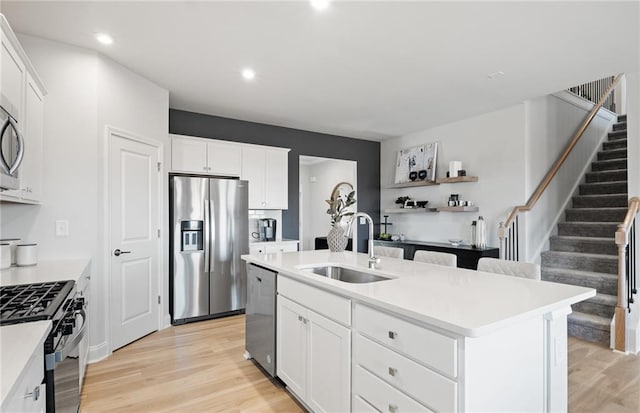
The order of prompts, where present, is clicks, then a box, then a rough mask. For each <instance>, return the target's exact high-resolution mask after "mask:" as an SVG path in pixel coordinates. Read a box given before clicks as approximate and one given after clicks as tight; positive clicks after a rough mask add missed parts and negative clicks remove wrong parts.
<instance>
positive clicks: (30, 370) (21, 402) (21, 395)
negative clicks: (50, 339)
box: [2, 346, 46, 413]
mask: <svg viewBox="0 0 640 413" xmlns="http://www.w3.org/2000/svg"><path fill="white" fill-rule="evenodd" d="M43 379H44V351H43V348H42V346H38V347H36V351H35V352H34V353H33V355H32V356H31V358H30V359H29V362H28V363H27V365H26V367H25V368H24V373H23V375H22V378H21V379H20V380H19V381H18V382H17V383H16V385H15V386H14V389H15V390H13V391H12V394H11V395H9V396H8V398H7V399H5V401H4V403H3V404H2V411H3V412H21V413H36V412H37V413H44V412H45V410H46V391H45V385H44V384H43V383H42V381H43Z"/></svg>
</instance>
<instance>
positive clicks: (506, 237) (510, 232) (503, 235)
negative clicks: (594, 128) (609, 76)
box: [498, 74, 622, 261]
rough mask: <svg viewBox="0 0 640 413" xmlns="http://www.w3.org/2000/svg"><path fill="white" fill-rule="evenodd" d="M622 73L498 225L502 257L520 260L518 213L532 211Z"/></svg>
mask: <svg viewBox="0 0 640 413" xmlns="http://www.w3.org/2000/svg"><path fill="white" fill-rule="evenodd" d="M621 78H622V74H619V75H617V76H616V77H615V79H613V81H612V82H611V84H610V85H609V86H608V87H607V89H606V90H605V91H604V94H603V95H602V97H600V100H598V103H596V105H595V106H594V107H593V109H591V112H589V114H588V115H587V117H586V118H585V120H584V121H583V122H582V124H581V125H580V127H579V128H578V129H577V130H576V132H575V133H574V134H573V137H572V138H571V141H570V142H569V144H568V145H567V146H566V148H565V149H564V151H563V152H562V154H561V155H560V156H559V157H558V159H557V160H556V161H555V163H554V164H553V165H552V166H551V168H550V169H549V172H547V174H546V175H545V176H544V178H543V179H542V181H541V182H540V183H539V184H538V187H537V188H536V190H535V191H534V192H533V194H532V195H531V197H530V198H529V200H528V201H527V203H526V204H525V205H519V206H516V207H514V208H513V210H512V211H511V213H510V214H509V216H508V217H507V220H506V221H503V222H501V223H500V225H499V227H498V238H499V239H500V258H501V259H505V260H512V261H518V260H519V258H520V252H519V251H518V250H519V245H518V232H519V231H518V221H517V218H518V214H519V213H520V212H526V211H531V209H532V208H533V207H534V206H535V204H536V202H538V200H539V199H540V197H541V196H542V194H543V193H544V191H545V190H546V189H547V187H548V186H549V184H550V183H551V180H552V179H553V178H554V177H555V176H556V174H557V173H558V171H559V170H560V167H561V166H562V164H563V163H564V161H565V160H566V159H567V158H568V157H569V154H570V153H571V151H572V150H573V148H574V147H575V146H576V145H577V144H578V142H579V141H580V138H582V135H584V132H585V131H586V130H587V127H589V125H590V124H591V121H593V119H594V118H595V116H596V114H597V113H598V111H599V110H600V108H602V105H603V104H604V102H605V101H606V100H607V98H608V97H609V95H610V94H611V92H612V91H613V90H614V89H615V87H616V85H617V84H618V83H619V82H620V79H621Z"/></svg>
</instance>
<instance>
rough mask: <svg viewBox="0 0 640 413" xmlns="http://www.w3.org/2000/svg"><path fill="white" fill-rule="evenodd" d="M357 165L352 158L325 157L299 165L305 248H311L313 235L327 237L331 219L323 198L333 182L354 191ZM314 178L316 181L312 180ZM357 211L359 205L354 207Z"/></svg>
mask: <svg viewBox="0 0 640 413" xmlns="http://www.w3.org/2000/svg"><path fill="white" fill-rule="evenodd" d="M356 168H357V164H356V162H354V161H344V160H338V159H327V160H324V161H322V162H318V163H314V164H311V165H303V164H301V165H300V182H301V183H300V185H301V189H302V191H303V194H302V199H303V201H302V202H303V205H302V206H303V208H304V209H301V215H302V226H303V235H302V237H303V239H302V245H303V246H304V249H305V250H312V249H314V246H315V238H316V237H326V236H327V234H328V233H329V230H330V229H331V218H330V217H329V215H327V208H328V207H329V206H328V204H327V203H326V200H327V199H329V198H330V197H331V192H332V191H333V188H334V187H335V186H336V184H338V183H340V182H349V183H350V184H351V185H353V187H354V188H356V201H357V199H358V191H357V182H356V176H357V169H356ZM312 180H315V182H312ZM353 207H354V211H357V207H358V204H357V203H356V204H355V205H354V206H353Z"/></svg>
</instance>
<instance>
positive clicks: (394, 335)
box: [389, 331, 398, 340]
mask: <svg viewBox="0 0 640 413" xmlns="http://www.w3.org/2000/svg"><path fill="white" fill-rule="evenodd" d="M396 337H398V333H396V332H395V331H389V338H390V339H391V340H395V339H396Z"/></svg>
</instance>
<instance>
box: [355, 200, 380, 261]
mask: <svg viewBox="0 0 640 413" xmlns="http://www.w3.org/2000/svg"><path fill="white" fill-rule="evenodd" d="M358 217H363V218H364V219H365V220H366V221H367V222H368V224H369V268H370V269H372V270H375V269H376V265H377V264H380V258H376V256H375V255H374V253H373V219H371V216H369V214H365V213H364V212H356V213H355V214H354V215H353V219H352V220H351V225H350V227H349V229H353V223H354V222H357V221H358Z"/></svg>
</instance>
